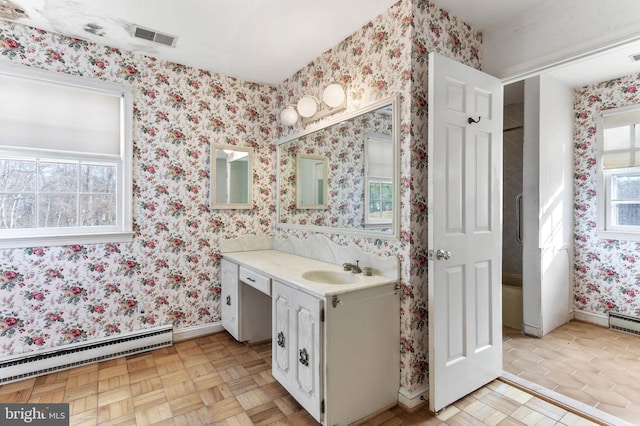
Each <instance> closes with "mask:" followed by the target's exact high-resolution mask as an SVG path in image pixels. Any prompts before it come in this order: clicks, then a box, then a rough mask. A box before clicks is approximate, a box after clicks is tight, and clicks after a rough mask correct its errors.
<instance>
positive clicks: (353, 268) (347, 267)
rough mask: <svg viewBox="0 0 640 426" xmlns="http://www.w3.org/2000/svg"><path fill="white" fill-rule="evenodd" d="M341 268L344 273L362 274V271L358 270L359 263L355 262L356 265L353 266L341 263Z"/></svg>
mask: <svg viewBox="0 0 640 426" xmlns="http://www.w3.org/2000/svg"><path fill="white" fill-rule="evenodd" d="M342 268H343V269H344V270H345V271H351V272H353V273H354V274H360V273H361V272H362V269H361V268H360V261H359V260H356V264H355V265H354V264H353V263H343V264H342Z"/></svg>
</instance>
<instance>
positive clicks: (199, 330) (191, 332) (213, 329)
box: [173, 322, 224, 343]
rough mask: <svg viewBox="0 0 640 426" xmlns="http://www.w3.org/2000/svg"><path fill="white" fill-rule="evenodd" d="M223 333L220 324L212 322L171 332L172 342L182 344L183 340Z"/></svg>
mask: <svg viewBox="0 0 640 426" xmlns="http://www.w3.org/2000/svg"><path fill="white" fill-rule="evenodd" d="M221 331H224V328H222V324H221V323H219V322H213V323H210V324H203V325H194V326H193V327H186V328H181V329H179V330H175V331H174V332H173V342H174V343H177V342H184V341H185V340H190V339H195V338H197V337H202V336H206V335H207V334H213V333H219V332H221Z"/></svg>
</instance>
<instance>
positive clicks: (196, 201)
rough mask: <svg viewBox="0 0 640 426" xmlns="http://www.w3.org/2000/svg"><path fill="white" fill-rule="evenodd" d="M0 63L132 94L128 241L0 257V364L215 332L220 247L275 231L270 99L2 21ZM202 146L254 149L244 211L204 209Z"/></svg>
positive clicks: (261, 92)
mask: <svg viewBox="0 0 640 426" xmlns="http://www.w3.org/2000/svg"><path fill="white" fill-rule="evenodd" d="M0 53H1V55H0V61H5V62H12V63H14V64H23V65H24V66H31V67H36V68H43V69H48V70H53V71H57V72H60V73H66V74H74V75H80V76H84V77H87V78H92V79H98V80H104V81H111V82H115V83H121V84H129V85H131V86H132V87H133V91H134V120H133V139H134V140H133V145H134V147H133V149H134V154H133V156H134V158H133V200H132V201H133V202H132V209H133V220H134V224H133V227H134V231H135V236H134V238H133V242H131V243H127V244H95V245H72V246H65V247H30V248H26V249H13V250H0V300H1V301H2V303H1V304H0V356H2V355H12V354H20V353H25V352H31V351H35V350H38V349H45V348H51V347H56V346H60V345H65V344H69V343H74V342H79V341H85V340H91V339H94V338H100V337H104V336H109V335H117V334H120V333H125V332H129V331H135V330H139V329H145V328H151V327H153V326H154V325H159V324H173V325H174V326H175V329H176V330H180V329H185V328H189V327H195V326H204V325H208V324H212V323H217V322H219V321H220V300H219V299H220V279H219V275H220V272H219V263H220V262H219V260H220V255H219V241H220V238H222V237H225V238H231V237H236V236H239V235H245V234H259V235H260V234H262V235H264V234H266V235H269V234H270V233H271V230H272V223H274V221H275V214H274V213H273V212H274V201H273V199H274V195H273V194H275V173H274V160H275V152H274V150H273V148H272V145H271V142H272V141H271V138H272V136H271V134H272V125H273V120H274V116H273V114H272V106H271V105H272V99H273V89H272V88H271V87H269V86H266V85H260V84H254V83H250V82H246V81H239V80H237V79H234V78H231V77H226V76H221V75H215V74H211V73H209V72H206V71H202V70H198V69H194V68H190V67H186V66H183V65H179V64H175V63H170V62H165V61H159V60H156V59H154V58H151V57H144V56H138V55H135V54H133V53H132V52H127V51H122V50H119V49H112V48H110V47H107V46H101V45H98V44H95V43H89V42H86V41H83V40H79V39H74V38H68V37H65V36H61V35H58V34H53V33H47V32H44V31H41V30H37V29H33V28H29V27H26V26H22V25H18V24H15V25H13V24H10V23H7V22H5V21H0ZM211 142H216V143H228V144H235V145H239V146H251V147H253V149H254V150H255V154H256V155H255V169H254V194H253V199H254V200H255V201H254V208H253V209H251V210H248V211H241V210H210V209H209V199H208V197H209V180H210V176H209V170H210V169H209V151H210V148H209V147H210V143H211ZM89 143H90V142H89ZM139 304H142V305H143V306H144V308H145V314H144V315H139V314H138V306H139Z"/></svg>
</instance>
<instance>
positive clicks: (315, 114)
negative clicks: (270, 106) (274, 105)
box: [280, 83, 347, 126]
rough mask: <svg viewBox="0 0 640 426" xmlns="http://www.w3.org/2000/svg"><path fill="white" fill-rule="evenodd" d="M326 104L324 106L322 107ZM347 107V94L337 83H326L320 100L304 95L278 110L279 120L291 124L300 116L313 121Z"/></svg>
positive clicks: (303, 119)
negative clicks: (295, 102)
mask: <svg viewBox="0 0 640 426" xmlns="http://www.w3.org/2000/svg"><path fill="white" fill-rule="evenodd" d="M323 105H326V108H322V106H323ZM345 108H347V95H346V93H345V92H344V89H343V88H342V86H341V85H339V84H338V83H332V84H330V85H328V86H327V87H326V88H325V89H324V91H323V92H322V102H320V101H319V100H318V98H316V97H315V96H313V95H304V96H303V97H302V98H300V100H299V101H298V103H297V104H296V105H295V106H293V105H288V106H287V107H286V108H284V109H283V110H282V111H280V121H281V122H282V124H284V125H285V126H293V125H294V124H296V123H297V122H298V119H299V118H300V117H302V121H303V122H305V123H306V122H309V121H315V120H319V119H321V118H324V117H327V116H329V115H331V114H335V113H336V112H339V111H342V110H344V109H345Z"/></svg>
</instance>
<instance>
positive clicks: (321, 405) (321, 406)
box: [320, 399, 324, 414]
mask: <svg viewBox="0 0 640 426" xmlns="http://www.w3.org/2000/svg"><path fill="white" fill-rule="evenodd" d="M320 413H322V414H324V399H323V400H322V402H321V403H320Z"/></svg>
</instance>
